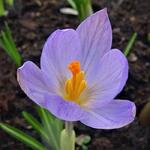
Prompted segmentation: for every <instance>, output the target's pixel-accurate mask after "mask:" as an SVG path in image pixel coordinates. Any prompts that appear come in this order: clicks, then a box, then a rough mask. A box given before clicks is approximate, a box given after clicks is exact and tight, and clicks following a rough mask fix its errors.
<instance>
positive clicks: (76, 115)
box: [45, 94, 86, 121]
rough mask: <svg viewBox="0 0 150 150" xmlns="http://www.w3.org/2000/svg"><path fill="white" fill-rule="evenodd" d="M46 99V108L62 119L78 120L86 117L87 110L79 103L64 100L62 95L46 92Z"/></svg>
mask: <svg viewBox="0 0 150 150" xmlns="http://www.w3.org/2000/svg"><path fill="white" fill-rule="evenodd" d="M45 101H46V109H48V110H49V111H50V112H51V113H52V114H53V115H55V116H56V117H58V118H60V119H62V120H66V121H78V120H80V119H83V118H85V114H86V112H85V111H84V110H82V108H81V107H80V106H79V105H77V104H75V103H73V102H69V101H66V100H63V99H62V98H61V97H60V96H56V95H49V94H46V95H45Z"/></svg>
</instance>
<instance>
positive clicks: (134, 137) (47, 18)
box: [0, 0, 150, 150]
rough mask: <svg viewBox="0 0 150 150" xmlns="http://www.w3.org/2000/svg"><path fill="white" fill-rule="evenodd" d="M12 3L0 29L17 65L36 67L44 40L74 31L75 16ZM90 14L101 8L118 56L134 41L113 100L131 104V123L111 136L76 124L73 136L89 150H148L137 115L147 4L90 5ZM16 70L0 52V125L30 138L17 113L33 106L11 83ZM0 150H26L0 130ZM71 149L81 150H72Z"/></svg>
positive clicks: (148, 54) (50, 6) (48, 2)
mask: <svg viewBox="0 0 150 150" xmlns="http://www.w3.org/2000/svg"><path fill="white" fill-rule="evenodd" d="M38 2H39V1H37V0H28V2H27V1H25V0H16V3H15V9H13V10H10V12H9V15H8V16H7V17H1V18H0V29H2V26H3V23H4V21H8V23H9V25H10V27H11V29H12V33H13V37H14V38H15V41H16V44H17V47H18V49H19V51H20V53H21V55H22V57H23V61H26V60H31V61H34V62H35V63H36V64H39V60H40V54H41V50H42V47H43V44H44V41H45V40H46V38H47V37H48V35H49V34H50V33H51V32H52V31H54V30H56V29H57V28H67V27H71V28H76V27H77V25H78V24H79V21H78V19H77V17H76V16H71V15H64V14H61V13H60V11H59V10H60V8H63V7H66V6H68V5H67V3H66V1H65V0H62V1H59V0H44V1H42V0H41V4H40V3H38ZM93 7H94V11H97V10H99V9H101V8H104V7H107V8H108V12H109V16H110V20H111V23H112V27H113V47H117V48H119V49H121V50H123V49H124V48H125V46H126V44H127V41H128V40H129V37H130V36H131V35H132V33H133V32H137V33H138V38H137V40H136V43H135V45H134V47H133V48H132V52H131V53H130V55H129V57H128V60H129V66H130V70H129V79H128V82H127V84H126V86H125V88H124V90H123V91H122V92H121V93H120V94H119V95H118V98H122V99H130V100H132V101H134V102H135V103H136V106H137V118H136V119H135V121H134V122H133V123H131V124H130V125H128V126H126V127H124V128H121V129H117V130H95V129H91V128H89V127H86V126H84V125H81V124H80V123H77V125H76V128H75V129H76V131H77V134H78V135H81V134H88V135H90V136H91V137H92V140H91V142H90V143H89V145H88V148H89V150H148V149H150V128H149V127H143V126H142V125H140V123H139V122H138V114H139V112H140V111H141V109H142V108H143V106H144V105H145V104H146V103H147V102H149V101H150V95H149V93H150V42H149V41H148V40H147V34H148V33H150V19H149V18H150V1H149V0H144V1H143V0H134V1H131V0H114V1H109V0H100V1H99V0H93ZM16 69H17V68H16V66H15V64H13V63H12V61H11V60H10V58H9V57H8V56H7V54H5V52H4V51H3V50H0V116H1V117H0V121H1V122H6V123H9V124H11V125H14V126H16V127H18V128H22V129H24V130H25V131H27V132H30V133H32V132H31V131H32V130H31V129H29V126H28V125H27V124H26V122H25V121H24V119H23V117H22V115H21V112H22V111H23V110H26V111H29V112H31V113H32V112H33V108H34V107H33V106H34V105H35V104H33V103H32V102H31V100H29V99H28V98H27V97H26V95H25V94H24V93H23V92H22V91H21V89H20V87H19V86H18V83H17V81H16ZM0 149H1V150H16V149H18V150H28V148H27V147H26V146H25V145H24V144H22V143H20V142H18V141H17V140H14V139H13V138H11V137H10V136H9V135H8V134H6V133H5V132H4V131H2V130H0ZM77 149H81V148H79V147H77Z"/></svg>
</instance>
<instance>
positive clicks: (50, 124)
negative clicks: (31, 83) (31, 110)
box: [37, 107, 60, 150]
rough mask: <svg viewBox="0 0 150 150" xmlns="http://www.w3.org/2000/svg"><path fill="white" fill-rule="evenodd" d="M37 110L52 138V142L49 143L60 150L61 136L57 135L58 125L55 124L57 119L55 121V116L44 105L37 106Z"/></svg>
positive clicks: (55, 149) (56, 149)
mask: <svg viewBox="0 0 150 150" xmlns="http://www.w3.org/2000/svg"><path fill="white" fill-rule="evenodd" d="M37 111H38V113H39V116H40V118H41V121H42V123H43V126H44V130H45V131H46V132H47V134H48V135H49V139H50V140H51V143H49V144H50V146H51V147H52V149H54V150H60V148H59V146H60V142H59V141H60V137H57V135H58V134H57V125H56V124H55V123H56V122H57V121H55V117H54V116H53V115H52V114H50V112H48V111H47V110H46V109H44V108H42V107H37Z"/></svg>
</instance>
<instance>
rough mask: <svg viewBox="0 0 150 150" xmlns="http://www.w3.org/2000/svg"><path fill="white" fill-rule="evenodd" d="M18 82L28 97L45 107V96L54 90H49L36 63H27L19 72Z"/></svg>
mask: <svg viewBox="0 0 150 150" xmlns="http://www.w3.org/2000/svg"><path fill="white" fill-rule="evenodd" d="M17 80H18V82H19V85H20V86H21V88H22V90H23V91H24V92H25V93H26V94H27V96H28V97H29V98H31V99H32V100H33V101H34V102H35V103H37V104H39V105H41V106H43V104H44V94H45V93H47V92H51V90H52V89H50V88H49V89H48V88H47V86H46V84H45V81H44V79H43V75H42V72H41V70H40V69H39V68H38V67H37V66H36V65H35V64H34V63H32V62H30V61H27V62H25V63H24V64H23V66H21V67H20V68H19V69H18V70H17Z"/></svg>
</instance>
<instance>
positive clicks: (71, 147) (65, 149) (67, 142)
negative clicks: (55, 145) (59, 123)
mask: <svg viewBox="0 0 150 150" xmlns="http://www.w3.org/2000/svg"><path fill="white" fill-rule="evenodd" d="M60 147H61V150H75V132H74V130H73V123H72V122H68V121H66V122H65V129H64V130H63V131H62V132H61V145H60Z"/></svg>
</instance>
